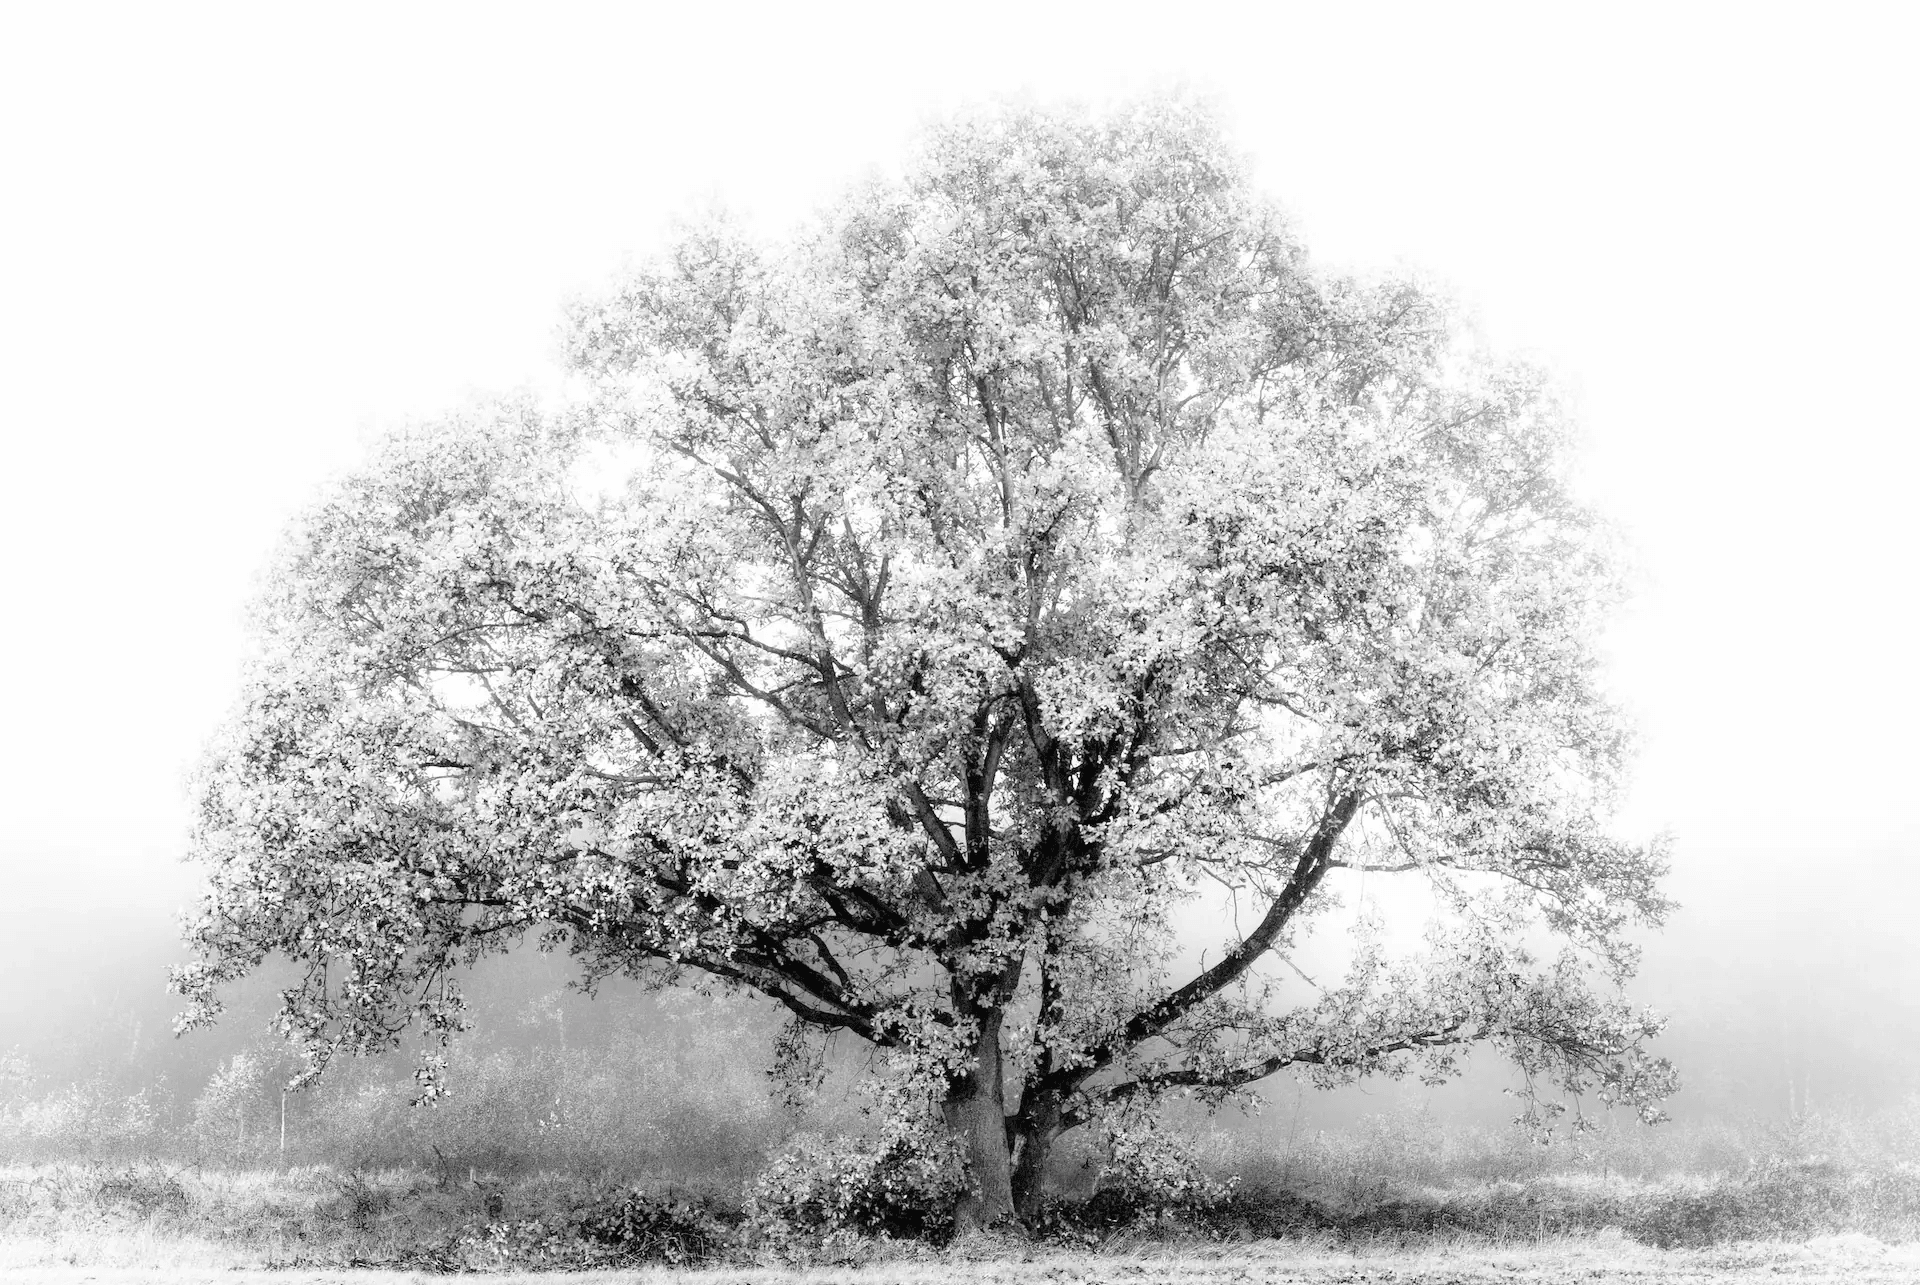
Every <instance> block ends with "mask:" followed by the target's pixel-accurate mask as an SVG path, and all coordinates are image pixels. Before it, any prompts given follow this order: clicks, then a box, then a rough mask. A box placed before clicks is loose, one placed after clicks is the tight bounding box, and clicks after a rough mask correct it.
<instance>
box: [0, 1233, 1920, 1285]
mask: <svg viewBox="0 0 1920 1285" xmlns="http://www.w3.org/2000/svg"><path fill="white" fill-rule="evenodd" d="M9 1248H10V1249H12V1248H15V1247H12V1246H10V1247H9ZM0 1275H4V1277H5V1278H6V1279H8V1280H9V1281H15V1280H18V1281H22V1282H26V1281H47V1282H49V1283H50V1285H51V1283H55V1282H74V1283H76V1285H77V1283H78V1282H81V1281H88V1282H98V1283H99V1285H108V1283H110V1282H129V1283H131V1282H165V1283H166V1285H187V1283H188V1282H198V1281H209V1282H211V1281H220V1282H227V1283H231V1285H240V1283H242V1282H245V1283H248V1285H254V1283H258V1285H269V1283H270V1285H315V1283H317V1282H323V1281H324V1282H341V1283H342V1285H344V1283H346V1282H385V1283H391V1282H394V1281H399V1280H411V1281H426V1280H439V1279H445V1278H444V1277H436V1276H431V1275H429V1274H427V1273H421V1272H391V1271H386V1272H383V1271H368V1270H356V1269H343V1268H327V1269H292V1270H287V1269H281V1270H273V1271H266V1270H260V1269H257V1268H254V1269H248V1268H244V1267H240V1268H236V1267H234V1266H229V1265H227V1264H224V1263H217V1262H198V1261H184V1260H180V1259H177V1258H167V1259H161V1260H157V1261H156V1260H146V1261H143V1262H135V1263H120V1262H105V1261H103V1262H98V1263H90V1264H77V1263H74V1262H71V1261H62V1260H60V1259H58V1258H47V1257H37V1256H33V1255H32V1254H19V1253H13V1254H10V1255H9V1256H5V1257H0ZM489 1279H491V1280H495V1281H499V1282H501V1285H509V1283H514V1282H524V1283H526V1285H532V1283H533V1282H543V1283H547V1285H553V1283H555V1282H569V1283H573V1282H578V1283H580V1285H586V1283H587V1282H616V1281H617V1282H632V1283H633V1285H642V1283H646V1285H830V1283H831V1285H1029V1283H1031V1282H1048V1283H1049V1285H1105V1283H1107V1282H1132V1283H1136V1285H1268V1283H1271V1285H1282V1283H1283V1282H1284V1283H1285V1285H1336V1283H1339V1285H1357V1283H1359V1282H1368V1283H1369V1285H1388V1283H1392V1285H1483V1283H1484V1285H1494V1283H1495V1282H1498V1283H1500V1285H1518V1283H1519V1282H1532V1283H1536V1285H1575V1283H1576V1282H1580V1283H1582V1285H1586V1283H1591V1282H1646V1283H1648V1285H1653V1283H1655V1282H1658V1283H1660V1285H1669V1283H1679V1282H1697V1283H1699V1285H1758V1283H1759V1282H1762V1281H1765V1282H1769V1283H1778V1282H1835V1283H1838V1282H1858V1283H1859V1285H1891V1283H1892V1282H1908V1281H1920V1248H1915V1247H1888V1246H1885V1245H1882V1244H1880V1243H1879V1242H1877V1241H1873V1240H1871V1239H1868V1238H1865V1237H1839V1238H1834V1237H1829V1238H1825V1239H1821V1240H1815V1241H1812V1242H1808V1243H1806V1244H1743V1245H1734V1246H1726V1247H1721V1248H1718V1249H1713V1250H1678V1251H1669V1250H1658V1249H1653V1248H1650V1247H1647V1246H1643V1245H1637V1244H1634V1243H1632V1242H1630V1241H1627V1240H1624V1239H1623V1238H1621V1237H1619V1236H1618V1235H1611V1236H1610V1235H1600V1236H1592V1237H1579V1238H1563V1239H1559V1240H1553V1241H1546V1242H1541V1243H1538V1244H1532V1245H1514V1246H1488V1245H1472V1244H1452V1243H1445V1242H1436V1243H1434V1244H1431V1245H1428V1246H1426V1247H1424V1248H1420V1249H1388V1248H1382V1247H1374V1248H1364V1247H1362V1248H1339V1247H1336V1246H1332V1245H1329V1244H1326V1243H1324V1242H1313V1241H1308V1242H1267V1243H1261V1244H1257V1245H1241V1246H1200V1247H1168V1246H1160V1245H1137V1246H1132V1247H1129V1248H1128V1249H1127V1250H1126V1251H1125V1252H1099V1253H1091V1252H1089V1253H1066V1252H1058V1251H1045V1250H1034V1249H1030V1248H1028V1247H1025V1246H1021V1245H1017V1244H1009V1243H1005V1242H992V1241H989V1242H981V1243H975V1244H971V1245H967V1244H962V1245H957V1246H954V1247H951V1248H950V1249H948V1250H947V1251H945V1252H942V1253H940V1254H918V1255H914V1256H911V1257H904V1258H902V1257H892V1258H886V1259H883V1260H880V1261H872V1262H866V1263H851V1264H840V1265H833V1266H822V1267H813V1268H806V1269H790V1268H780V1267H771V1266H765V1265H746V1264H743V1265H739V1266H732V1267H726V1268H719V1269H711V1270H696V1271H675V1270H671V1269H666V1268H646V1269H640V1270H635V1271H620V1272H583V1273H575V1274H557V1273H514V1272H509V1273H503V1274H500V1275H497V1276H492V1277H489Z"/></svg>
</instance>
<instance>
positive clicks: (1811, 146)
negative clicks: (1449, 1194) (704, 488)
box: [0, 0, 1920, 987]
mask: <svg viewBox="0 0 1920 1285" xmlns="http://www.w3.org/2000/svg"><path fill="white" fill-rule="evenodd" d="M1911 21H1912V20H1911V19H1910V18H1907V17H1905V16H1904V15H1902V13H1901V12H1900V7H1898V6H1894V5H1891V4H1889V5H1886V6H1880V7H1857V8H1848V7H1846V6H1835V5H1831V4H1822V5H1817V6H1816V5H1812V4H1808V5H1802V6H1769V5H1766V4H1745V5H1740V6H1737V7H1735V6H1727V7H1708V6H1689V5H1684V4H1663V5H1657V6H1645V7H1636V6H1634V5H1631V4H1628V5H1622V4H1604V5H1602V4H1590V5H1581V6H1576V5H1552V6H1545V5H1516V6H1510V7H1503V6H1484V5H1464V4H1420V5H1406V6H1396V5H1369V4H1357V5H1331V4H1316V5H1311V6H1301V5H1289V4H1280V3H1261V4H1248V5H1244V6H1228V5H1209V4H1200V3H1184V4H1181V5H1166V4H1162V5H1152V6H1149V5H1132V4H1125V3H1120V4H1100V5H1092V4H1084V5H1061V4H1049V3H1045V2H1044V0H1027V2H1025V3H1017V4H1001V3H976V4H969V5H966V6H962V7H959V8H954V7H950V6H949V7H925V8H924V9H922V8H918V7H911V6H898V5H885V6H883V5H834V4H811V5H804V6H803V5H785V6H766V7H756V6H743V5H726V4H711V5H702V6H693V5H672V6H665V5H663V6H657V7H656V6H649V5H637V4H636V5H622V6H603V5H592V4H565V5H558V4H528V5H523V6H518V7H499V6H489V5H485V4H459V5H429V4H411V5H378V6H371V5H353V4H335V5H329V6H325V7H319V6H315V7H303V8H296V7H294V6H261V5H246V6H232V7H217V6H208V5H193V4H182V5H166V6H127V7H121V8H113V7H103V6H94V5H87V4H65V5H58V6H55V5H36V6H25V5H22V6H12V7H10V8H9V9H8V10H7V12H6V14H5V16H4V17H0V570H3V571H4V586H5V597H4V602H5V607H4V613H5V624H4V628H0V675H3V676H4V680H5V682H6V691H5V697H4V704H3V705H0V708H3V709H4V711H5V712H4V720H3V721H4V729H5V731H4V735H0V915H3V916H4V917H7V918H8V920H9V922H13V923H24V922H28V921H38V922H48V923H51V922H59V923H68V924H74V925H78V926H79V927H77V928H76V929H75V930H74V931H76V932H80V933H83V934H84V933H101V932H108V931H113V930H112V929H111V927H110V925H112V924H115V923H121V922H129V923H130V922H134V921H139V922H146V921H147V920H150V919H152V918H154V917H164V916H168V915H171V914H172V913H173V912H174V911H175V910H176V909H177V908H179V907H180V906H182V905H184V904H186V903H187V902H188V901H189V900H190V899H191V897H192V895H193V889H194V887H195V881H196V875H195V872H194V870H193V869H192V868H191V867H190V866H187V865H183V864H182V863H181V861H180V854H181V853H182V851H183V849H184V846H185V832H186V825H187V804H186V781H187V777H188V774H189V773H190V771H191V769H192V766H193V764H194V762H195V761H196V759H197V757H198V755H199V753H200V751H201V748H202V746H203V745H204V744H205V743H206V741H207V739H208V738H209V736H210V734H211V733H212V730H213V729H214V727H215V726H216V725H217V723H218V722H219V720H220V719H221V717H222V716H223V714H224V713H225V712H226V710H227V709H228V708H229V707H230V705H231V703H232V701H233V700H234V697H235V695H236V692H237V686H238V679H239V672H240V666H241V663H242V660H243V657H244V656H245V654H246V651H247V647H248V635H247V633H246V629H245V623H244V620H245V611H246V605H247V603H248V601H249V599H250V598H251V596H252V595H253V594H254V592H255V589H256V586H257V583H258V577H259V575H260V573H261V568H262V566H263V564H264V563H265V561H266V559H267V558H268V556H269V554H270V553H271V551H272V549H273V546H274V542H275V540H276V538H277V536H278V533H279V532H281V531H282V530H283V529H284V528H285V527H286V525H287V524H288V522H289V521H290V520H291V518H292V517H293V516H294V515H295V514H296V513H297V512H298V511H299V510H300V508H301V507H302V506H303V505H304V504H305V503H307V502H308V501H309V500H311V499H312V498H313V497H314V496H315V494H316V492H317V489H318V488H319V487H320V486H321V484H322V483H323V482H324V480H325V479H326V478H328V477H329V476H331V475H333V474H335V473H337V472H339V471H340V470H342V469H345V468H348V467H351V465H352V464H353V462H354V461H355V460H356V459H357V458H358V456H359V454H360V453H361V452H362V451H363V449H364V448H365V445H366V444H367V442H368V441H369V440H370V439H371V438H372V437H373V436H374V435H376V434H377V433H378V432H380V431H381V430H382V429H383V427H386V426H390V425H393V424H395V423H398V422H401V421H403V420H405V419H406V418H408V417H411V416H421V415H430V414H432V413H434V412H435V411H436V410H439V409H442V408H447V407H451V406H456V405H459V404H461V403H462V402H464V401H465V400H467V399H469V398H471V397H474V396H477V395H484V394H488V393H497V392H503V391H511V390H515V389H520V388H528V387H533V388H540V387H546V386H550V385H551V384H552V382H553V380H554V377H555V364H554V357H555V354H556V351H557V347H558V343H557V333H558V321H559V317H560V311H561V308H562V306H563V305H564V303H565V302H566V301H567V300H568V299H570V298H573V297H576V296H578V295H581V294H583V293H588V292H591V291H594V290H596V289H597V288H599V287H601V286H603V285H604V284H605V283H606V282H607V281H608V280H610V279H611V277H612V276H613V275H614V274H615V273H616V272H617V270H618V269H619V268H620V266H621V265H622V263H625V262H632V261H635V260H638V259H644V258H646V257H647V256H648V255H650V254H651V253H653V252H655V251H656V250H658V249H659V248H660V247H661V246H662V245H663V243H664V241H665V238H666V237H667V235H668V233H669V230H670V228H671V226H672V223H673V220H674V219H675V218H677V217H682V216H685V215H687V214H690V213H692V212H694V211H696V210H698V209H700V208H702V207H705V206H710V205H713V204H715V203H719V204H724V205H727V206H729V207H731V208H733V209H735V210H738V211H740V212H741V213H742V214H743V215H744V216H745V217H747V218H749V219H750V220H751V221H753V222H754V223H756V224H758V225H759V226H762V227H764V228H766V229H768V230H773V231H777V230H778V229H781V228H783V227H787V226H790V225H791V224H792V223H793V222H794V221H795V220H798V219H801V218H804V217H805V216H806V215H807V214H808V213H809V212H810V211H812V210H815V209H817V208H819V207H820V206H822V205H823V204H825V203H827V202H829V201H831V200H832V199H833V198H834V196H835V195H836V194H837V193H838V192H839V191H841V190H842V189H844V188H845V187H847V186H848V185H850V184H851V183H853V182H855V181H857V180H859V179H860V178H861V177H863V176H864V175H866V174H868V173H870V172H871V171H873V170H874V169H875V168H876V167H885V166H887V165H890V164H893V163H896V162H897V161H898V160H899V159H900V158H901V156H902V155H903V154H904V152H905V150H906V148H907V147H908V145H909V143H910V140H911V139H912V137H913V135H914V134H915V132H916V131H917V130H918V129H919V128H921V127H922V126H923V125H924V124H925V123H926V122H928V121H931V120H934V119H937V118H939V117H940V116H942V115H943V114H946V113H948V112H950V111H952V110H954V109H956V108H958V107H961V106H965V105H969V104H977V103H983V102H988V101H991V100H993V99H996V98H1000V97H1006V96H1022V97H1026V98H1030V99H1033V100H1037V101H1042V102H1053V101H1063V100H1079V101H1083V102H1086V103H1090V104H1093V105H1096V106H1097V105H1098V104H1101V103H1103V102H1110V101H1113V100H1115V99H1117V98H1124V97H1126V96H1128V95H1133V94H1138V93H1143V92H1152V91H1157V90H1167V89H1172V88H1185V89H1186V90H1188V91H1190V92H1193V93H1197V94H1200V95H1204V96H1206V97H1208V98H1210V99H1211V100H1212V101H1213V102H1214V103H1215V104H1216V105H1217V106H1218V108H1219V110H1220V112H1221V114H1222V116H1223V118H1224V119H1225V121H1226V122H1227V125H1228V128H1229V131H1230V133H1231V137H1232V138H1233V140H1234V141H1235V143H1236V145H1237V146H1238V147H1240V148H1241V149H1242V150H1243V151H1244V152H1245V153H1246V154H1247V156H1248V157H1249V160H1250V163H1251V166H1252V170H1253V173H1254V174H1255V176H1256V178H1257V181H1258V183H1259V185H1260V186H1261V187H1262V188H1263V189H1264V190H1266V191H1268V192H1269V193H1271V194H1272V195H1273V196H1275V197H1276V198H1277V199H1278V200H1279V201H1280V202H1281V203H1282V204H1283V206H1284V207H1285V208H1286V209H1287V210H1288V211H1290V213H1291V215H1292V217H1293V219H1294V220H1295V223H1296V225H1297V227H1298V228H1299V230H1300V232H1301V234H1302V236H1303V237H1304V239H1305V240H1306V242H1307V244H1308V246H1309V247H1310V248H1311V249H1312V251H1313V253H1314V254H1315V255H1316V257H1317V258H1319V259H1320V260H1321V261H1322V262H1323V263H1326V264H1328V265H1329V266H1334V267H1339V268H1342V269H1349V270H1354V271H1360V272H1380V271H1389V270H1398V269H1401V268H1404V267H1413V268H1416V269H1418V270H1420V271H1422V272H1424V273H1426V274H1427V275H1429V276H1430V277H1432V278H1434V279H1436V280H1438V281H1440V282H1443V283H1446V284H1447V285H1448V286H1449V287H1450V288H1451V289H1452V290H1453V291H1455V292H1456V293H1457V294H1458V295H1459V296H1460V297H1461V298H1462V299H1463V300H1465V301H1466V302H1467V304H1468V305H1469V306H1470V307H1471V308H1472V309H1473V310H1474V312H1475V314H1476V316H1477V317H1478V319H1479V325H1480V328H1481V330H1482V333H1483V334H1484V336H1485V337H1486V339H1487V341H1488V342H1489V343H1491V344H1494V345H1496V346H1499V347H1501V348H1504V349H1507V350H1510V351H1518V352H1523V353H1527V354H1530V355H1532V356H1533V357H1534V358H1536V359H1537V360H1539V361H1542V362H1544V363H1545V364H1546V365H1547V366H1548V367H1550V368H1551V369H1552V370H1554V371H1555V372H1557V374H1558V375H1559V377H1560V378H1561V379H1563V380H1564V381H1565V383H1566V384H1567V386H1568V387H1569V388H1571V389H1572V390H1573V392H1574V395H1575V397H1576V399H1577V403H1578V405H1579V406H1580V408H1581V414H1582V418H1583V421H1584V424H1585V426H1586V431H1587V434H1588V439H1589V440H1588V447H1587V452H1586V455H1585V457H1584V459H1583V463H1582V466H1581V468H1582V471H1581V478H1582V485H1583V486H1584V487H1585V488H1586V490H1587V493H1588V494H1589V495H1590V496H1591V497H1592V498H1593V500H1594V502H1595V503H1596V504H1598V505H1599V506H1600V507H1601V508H1602V509H1603V510H1604V511H1606V512H1607V513H1608V514H1610V515H1611V516H1612V517H1613V518H1614V519H1615V520H1616V521H1617V522H1618V523H1619V524H1620V525H1621V527H1622V528H1623V529H1624V530H1625V531H1626V533H1627V535H1628V537H1629V538H1630V540H1631V541H1632V543H1633V545H1634V547H1635V549H1636V550H1637V558H1638V564H1639V585H1640V591H1639V595H1638V597H1637V598H1636V600H1635V602H1634V603H1633V605H1632V606H1631V607H1630V608H1629V609H1628V610H1627V611H1626V612H1625V613H1623V615H1622V617H1621V620H1620V621H1619V623H1618V625H1617V627H1616V628H1615V630H1614V631H1613V633H1612V634H1611V635H1610V637H1609V643H1608V647H1609V655H1610V657H1611V662H1610V663H1611V669H1610V681H1611V682H1612V683H1613V685H1614V688H1615V690H1616V691H1617V692H1618V693H1619V695H1620V697H1621V699H1623V700H1624V701H1626V702H1627V703H1628V705H1629V706H1630V707H1631V708H1632V709H1633V710H1634V711H1636V713H1637V715H1638V717H1639V719H1640V723H1641V726H1642V728H1643V733H1644V750H1643V754H1642V758H1641V764H1640V769H1639V773H1638V777H1637V785H1636V787H1635V791H1634V794H1633V796H1632V799H1631V801H1630V804H1629V807H1628V809H1627V813H1626V814H1625V816H1624V817H1623V818H1622V821H1621V824H1622V825H1623V826H1625V827H1627V828H1628V829H1630V830H1632V831H1635V832H1639V833H1649V832H1652V831H1654V830H1659V829H1670V830H1672V831H1673V832H1674V833H1675V835H1676V836H1677V840H1678V844H1679V846H1678V849H1677V857H1676V864H1675V871H1674V875H1673V881H1672V887H1673V890H1674V892H1675V893H1676V895H1678V896H1679V897H1680V898H1681V900H1682V901H1683V902H1685V903H1686V904H1687V906H1688V907H1689V910H1688V913H1689V914H1690V915H1692V916H1693V918H1691V919H1689V920H1686V921H1685V924H1690V925H1692V927H1691V928H1690V929H1687V931H1692V932H1695V933H1696V936H1695V937H1693V938H1684V934H1683V938H1684V940H1682V941H1681V942H1680V944H1679V945H1676V946H1675V947H1674V949H1676V950H1679V949H1681V947H1682V946H1684V945H1685V943H1686V941H1697V940H1704V938H1703V937H1700V936H1699V935H1698V934H1702V933H1709V932H1710V930H1712V928H1713V927H1714V925H1715V924H1716V923H1718V924H1720V925H1721V926H1723V927H1724V925H1725V924H1726V923H1729V922H1732V921H1734V920H1740V921H1742V922H1747V921H1751V922H1752V923H1753V924H1754V925H1756V926H1758V927H1759V928H1761V929H1764V928H1766V926H1767V925H1772V924H1784V925H1790V924H1791V923H1792V922H1793V921H1794V917H1795V916H1796V914H1798V913H1799V911H1800V910H1801V909H1802V908H1804V907H1805V906H1806V905H1808V904H1810V903H1812V902H1818V903H1820V904H1821V905H1823V906H1828V907H1829V908H1837V909H1835V913H1836V914H1841V916H1842V919H1844V918H1845V914H1847V913H1855V912H1857V913H1858V914H1859V915H1862V916H1865V917H1867V918H1869V919H1873V920H1874V921H1875V922H1876V923H1879V924H1881V925H1882V927H1881V929H1880V931H1883V932H1897V931H1903V930H1904V927H1903V922H1902V921H1903V920H1904V918H1905V909H1904V908H1905V907H1908V906H1911V904H1912V902H1913V901H1914V899H1915V896H1916V894H1920V879H1916V878H1915V877H1914V875H1913V874H1912V873H1911V865H1912V862H1911V860H1910V858H1911V856H1912V855H1913V854H1914V853H1915V852H1916V851H1920V819H1916V815H1915V810H1914V808H1913V806H1912V799H1913V790H1912V781H1913V778H1914V768H1915V766H1916V757H1920V756H1917V754H1916V750H1915V748H1914V745H1915V740H1914V735H1913V729H1914V728H1915V726H1916V725H1920V699H1917V698H1916V694H1915V680H1914V674H1913V668H1912V664H1911V661H1912V658H1913V654H1914V650H1915V648H1914V636H1915V625H1916V606H1915V587H1916V583H1920V577H1916V575H1915V573H1914V570H1913V565H1914V553H1915V549H1916V539H1915V534H1914V528H1913V512H1914V510H1913V506H1912V505H1911V504H1910V502H1909V489H1910V487H1911V484H1912V478H1913V474H1914V469H1915V464H1916V457H1915V446H1914V442H1915V438H1916V433H1915V428H1916V423H1915V421H1916V414H1917V413H1916V410H1915V405H1916V402H1915V394H1914V391H1913V385H1912V378H1911V374H1912V366H1913V360H1914V353H1915V352H1916V351H1920V343H1917V341H1920V321H1916V313H1915V308H1914V301H1915V299H1916V298H1920V263H1917V262H1916V250H1915V235H1914V229H1915V228H1920V208H1917V207H1920V200H1916V194H1917V191H1920V189H1917V187H1916V182H1917V180H1916V166H1915V164H1914V158H1915V156H1916V155H1920V146H1916V139H1915V137H1914V134H1915V126H1914V122H1915V121H1917V120H1920V110H1917V109H1920V103H1916V101H1915V99H1916V97H1920V92H1917V91H1916V88H1915V84H1916V79H1915V77H1914V76H1913V75H1912V72H1911V68H1912V64H1913V59H1914V55H1915V53H1916V49H1915V39H1914V37H1915V30H1914V29H1913V27H1912V26H1911V25H1910V24H1911ZM1849 907H1851V908H1852V910H1848V909H1847V908H1849ZM1843 912H1844V913H1843ZM1685 924H1683V925H1682V927H1685ZM1896 925H1898V926H1896ZM1672 931H1678V930H1672ZM33 984H35V983H34V982H33V979H32V978H30V977H25V978H22V977H19V976H9V977H8V978H6V979H0V987H6V986H15V987H20V986H31V985H33Z"/></svg>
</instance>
